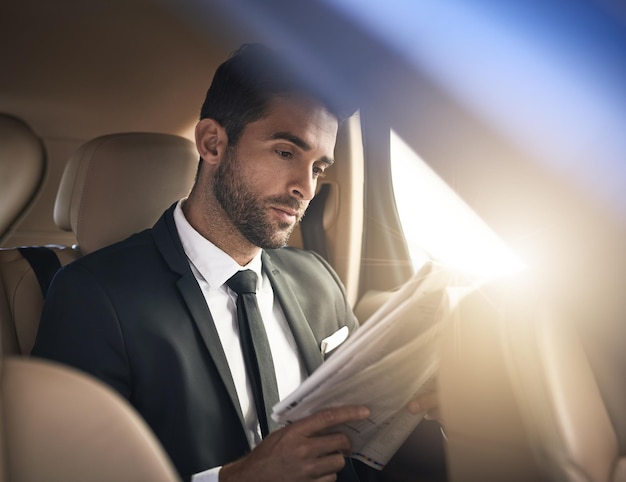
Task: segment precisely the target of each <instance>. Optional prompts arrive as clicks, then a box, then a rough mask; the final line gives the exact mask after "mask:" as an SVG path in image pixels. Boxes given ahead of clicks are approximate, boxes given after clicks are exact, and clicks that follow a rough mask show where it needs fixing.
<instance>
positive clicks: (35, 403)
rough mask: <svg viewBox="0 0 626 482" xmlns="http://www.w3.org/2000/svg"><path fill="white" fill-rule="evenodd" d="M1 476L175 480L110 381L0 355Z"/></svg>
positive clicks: (52, 481)
mask: <svg viewBox="0 0 626 482" xmlns="http://www.w3.org/2000/svg"><path fill="white" fill-rule="evenodd" d="M0 388H1V392H0V404H1V405H2V417H1V419H0V423H1V424H2V428H3V429H2V430H1V431H0V447H2V448H3V450H2V451H0V457H1V458H2V460H0V467H2V469H3V470H2V473H0V481H2V482H4V481H7V482H8V481H10V482H22V481H23V482H30V481H33V480H46V481H49V482H83V481H85V480H89V481H92V482H99V481H100V482H109V481H113V480H114V481H117V482H131V481H132V482H136V481H142V480H150V481H153V482H175V481H179V480H180V479H179V478H178V475H177V474H176V471H175V469H174V468H173V465H172V463H171V462H170V460H169V458H168V457H167V455H166V454H165V452H164V450H163V448H162V447H161V445H160V444H159V442H158V441H157V439H156V437H155V436H154V435H153V434H152V432H151V431H150V430H149V428H148V427H147V425H146V424H145V422H144V421H143V420H142V419H141V418H140V417H139V416H138V415H137V414H136V412H135V411H134V410H133V409H132V407H131V406H130V405H128V403H127V402H126V401H125V400H123V399H122V398H121V397H119V396H118V395H117V394H116V393H114V392H113V391H112V390H111V389H110V388H109V387H106V386H105V385H103V384H102V383H100V382H98V381H97V380H95V379H92V378H91V377H88V376H87V375H85V374H83V373H79V372H77V371H75V370H74V369H71V368H69V367H65V366H61V365H56V364H53V363H52V362H47V361H42V360H34V359H24V358H21V357H19V358H16V357H8V358H4V359H2V358H0Z"/></svg>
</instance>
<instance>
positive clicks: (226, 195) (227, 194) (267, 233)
mask: <svg viewBox="0 0 626 482" xmlns="http://www.w3.org/2000/svg"><path fill="white" fill-rule="evenodd" d="M237 165H238V161H237V155H236V149H233V148H231V147H229V148H228V150H227V151H226V153H225V155H224V159H222V162H220V164H219V166H218V168H217V170H216V172H215V177H214V179H213V193H214V195H215V198H216V199H217V201H218V202H219V203H220V205H221V207H222V209H223V210H224V211H225V212H226V214H227V216H228V217H229V218H230V220H231V222H232V223H233V225H234V226H235V227H236V228H237V229H238V230H239V232H240V233H241V234H242V235H243V236H244V237H245V238H246V239H247V240H248V241H249V242H250V243H252V244H254V245H255V246H258V247H259V248H262V249H278V248H282V247H284V246H285V245H286V244H287V241H289V237H290V236H291V233H292V232H293V230H294V228H295V226H296V224H297V223H298V222H300V220H301V219H302V216H303V215H304V211H303V210H302V206H301V203H300V202H299V201H298V200H297V199H295V198H293V197H291V196H269V197H262V196H260V195H258V194H257V193H255V192H254V191H253V190H252V189H251V187H250V186H249V185H248V184H247V183H246V182H245V181H244V179H243V178H242V176H241V175H238V172H237ZM275 206H283V207H289V208H290V209H293V210H297V211H298V213H299V214H298V216H297V220H296V222H295V223H293V224H292V223H287V222H279V221H272V220H271V219H270V210H271V207H275Z"/></svg>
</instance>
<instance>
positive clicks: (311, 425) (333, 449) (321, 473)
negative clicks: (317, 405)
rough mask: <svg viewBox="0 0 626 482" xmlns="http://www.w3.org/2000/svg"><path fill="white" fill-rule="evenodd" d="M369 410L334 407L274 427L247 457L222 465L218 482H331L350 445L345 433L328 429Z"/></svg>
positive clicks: (339, 468) (364, 415)
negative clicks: (277, 428) (278, 427)
mask: <svg viewBox="0 0 626 482" xmlns="http://www.w3.org/2000/svg"><path fill="white" fill-rule="evenodd" d="M369 413H370V412H369V410H368V409H367V407H364V406H345V407H335V408H330V409H326V410H322V411H320V412H317V413H315V414H313V415H311V416H309V417H307V418H304V419H302V420H299V421H297V422H295V423H292V424H291V425H288V426H287V427H284V428H281V429H279V430H276V431H274V432H272V433H271V434H270V435H269V436H268V437H267V438H265V439H264V440H263V441H262V442H261V443H260V444H259V445H258V446H257V447H256V448H255V449H254V450H253V451H252V452H250V453H249V454H248V455H247V456H245V457H244V458H242V459H240V460H238V461H236V462H233V463H231V464H228V465H225V466H224V467H222V469H221V470H220V475H219V478H220V482H228V481H246V480H250V481H252V480H254V481H255V482H266V481H267V482H276V481H288V482H301V481H302V482H304V481H307V482H308V481H317V482H325V481H329V482H330V481H334V480H336V478H337V476H336V473H337V472H339V471H340V470H341V469H342V468H343V466H344V465H345V461H344V455H346V456H347V455H349V454H350V452H351V447H350V440H349V439H348V437H347V436H346V435H344V434H342V433H327V431H328V429H331V428H333V427H336V426H337V425H340V424H342V423H346V422H354V421H358V420H365V419H366V418H367V417H368V416H369Z"/></svg>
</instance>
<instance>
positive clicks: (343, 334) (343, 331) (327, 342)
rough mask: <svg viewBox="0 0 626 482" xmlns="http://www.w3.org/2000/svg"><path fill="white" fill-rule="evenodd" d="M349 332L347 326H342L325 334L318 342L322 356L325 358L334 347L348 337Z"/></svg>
mask: <svg viewBox="0 0 626 482" xmlns="http://www.w3.org/2000/svg"><path fill="white" fill-rule="evenodd" d="M349 334H350V330H349V329H348V327H347V326H343V327H341V328H339V329H338V330H337V331H336V332H335V333H333V334H332V335H330V336H327V337H326V338H324V339H323V340H322V343H321V344H320V349H321V351H322V356H323V357H324V358H325V357H326V356H327V355H328V354H330V352H332V351H333V350H334V349H335V348H337V347H338V346H339V345H341V344H342V343H343V342H344V341H346V340H347V339H348V335H349Z"/></svg>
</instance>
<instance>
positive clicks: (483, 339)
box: [439, 280, 626, 482]
mask: <svg viewBox="0 0 626 482" xmlns="http://www.w3.org/2000/svg"><path fill="white" fill-rule="evenodd" d="M528 285H529V284H528V283H526V282H525V281H524V280H508V281H506V282H505V281H501V282H498V283H496V284H494V285H492V286H490V287H485V288H483V289H481V290H479V291H476V292H475V293H474V294H472V295H471V296H468V297H467V298H466V299H465V300H464V301H463V302H461V303H460V305H459V307H458V309H457V310H456V312H455V320H454V323H453V326H452V328H451V330H450V332H449V333H448V335H447V337H446V340H445V342H444V345H443V351H442V364H441V370H440V379H439V383H440V398H441V404H442V410H443V416H444V420H445V424H446V433H447V438H448V447H447V457H448V462H449V474H450V480H451V481H453V482H460V481H481V482H490V481H493V482H496V481H498V482H499V481H503V480H506V481H513V482H515V481H520V482H522V481H523V482H526V481H571V482H578V481H580V482H582V481H588V482H589V481H591V482H618V481H619V482H624V481H626V445H625V442H626V440H625V439H624V434H626V411H625V407H626V392H625V391H624V386H625V384H624V381H623V380H624V368H626V367H624V366H621V367H620V366H619V358H617V357H613V356H612V355H611V353H609V351H608V350H607V351H606V352H605V353H600V354H599V355H600V356H599V357H598V358H596V359H595V360H593V361H594V363H591V361H592V360H591V359H590V357H589V356H588V355H589V350H588V349H587V346H585V345H583V343H582V342H581V336H580V333H579V331H580V330H579V328H580V326H578V327H577V325H576V323H575V322H574V320H573V319H572V317H569V316H566V315H564V311H563V310H562V309H559V308H556V307H555V306H552V305H549V304H547V303H546V302H545V301H544V300H542V299H541V297H539V296H537V295H535V294H533V292H532V289H528ZM592 321H593V323H594V324H596V326H594V327H590V328H591V329H592V330H594V329H597V323H598V320H597V319H595V320H592ZM621 333H622V334H623V333H624V330H623V329H622V330H621ZM624 339H625V338H623V337H621V338H616V339H614V340H613V342H614V343H613V344H614V346H615V347H619V346H621V347H622V349H623V343H624ZM605 341H606V340H605ZM608 346H609V345H607V344H604V343H603V344H602V347H604V348H608ZM613 354H614V353H613ZM599 360H603V361H602V362H600V363H598V361H599ZM601 364H604V365H606V366H604V367H602V366H600V365H601ZM607 367H608V370H607ZM602 371H604V372H606V373H612V375H611V377H610V379H607V382H608V383H605V384H604V385H603V386H602V387H601V386H600V384H599V381H600V379H599V377H598V375H599V374H600V373H601V372H602Z"/></svg>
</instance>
